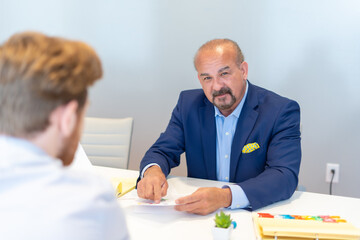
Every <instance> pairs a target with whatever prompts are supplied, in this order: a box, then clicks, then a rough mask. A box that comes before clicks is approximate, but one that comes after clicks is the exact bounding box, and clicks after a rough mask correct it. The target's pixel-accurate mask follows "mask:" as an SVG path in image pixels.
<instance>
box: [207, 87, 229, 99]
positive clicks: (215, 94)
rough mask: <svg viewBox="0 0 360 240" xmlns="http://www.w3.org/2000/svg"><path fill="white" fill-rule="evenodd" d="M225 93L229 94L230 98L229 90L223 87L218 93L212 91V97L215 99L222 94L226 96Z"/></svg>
mask: <svg viewBox="0 0 360 240" xmlns="http://www.w3.org/2000/svg"><path fill="white" fill-rule="evenodd" d="M226 93H228V94H230V95H231V96H232V92H231V89H230V88H228V87H223V88H221V89H220V90H219V91H213V93H212V96H213V97H217V96H220V95H223V94H226Z"/></svg>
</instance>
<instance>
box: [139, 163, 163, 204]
mask: <svg viewBox="0 0 360 240" xmlns="http://www.w3.org/2000/svg"><path fill="white" fill-rule="evenodd" d="M167 189H168V183H167V181H166V177H165V175H164V173H163V172H162V171H161V168H160V167H159V166H156V165H155V166H151V167H149V168H148V169H147V170H146V171H145V173H144V177H143V179H141V180H140V181H139V183H138V185H137V194H138V196H139V197H141V198H145V199H151V200H154V201H155V203H160V200H161V197H164V196H165V195H166V193H167Z"/></svg>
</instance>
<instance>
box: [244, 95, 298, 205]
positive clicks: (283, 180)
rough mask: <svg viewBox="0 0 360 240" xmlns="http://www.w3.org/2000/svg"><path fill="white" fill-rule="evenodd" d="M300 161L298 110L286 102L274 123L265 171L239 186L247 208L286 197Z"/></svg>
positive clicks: (293, 189)
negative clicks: (248, 205) (246, 200)
mask: <svg viewBox="0 0 360 240" xmlns="http://www.w3.org/2000/svg"><path fill="white" fill-rule="evenodd" d="M300 161H301V143H300V107H299V105H298V104H297V103H296V102H294V101H290V102H288V103H287V104H285V105H284V107H283V108H282V109H281V110H280V111H279V114H278V116H277V118H276V120H275V124H274V127H273V131H272V135H271V138H270V141H269V142H268V151H267V154H266V165H265V170H264V171H263V172H262V173H260V174H259V175H258V176H257V177H255V178H251V179H248V180H246V181H244V182H241V183H239V185H240V186H241V188H242V189H243V190H244V192H245V194H246V196H247V198H248V199H249V202H250V206H251V209H252V210H256V209H258V208H261V207H264V206H267V205H269V204H272V203H274V202H277V201H281V200H285V199H288V198H290V197H291V196H292V194H293V193H294V191H295V189H296V187H297V184H298V174H299V168H300Z"/></svg>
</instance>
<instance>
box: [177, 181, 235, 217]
mask: <svg viewBox="0 0 360 240" xmlns="http://www.w3.org/2000/svg"><path fill="white" fill-rule="evenodd" d="M231 201H232V195H231V190H230V188H224V189H222V188H215V187H212V188H199V189H198V190H196V191H195V192H194V193H193V194H191V195H189V196H186V197H182V198H179V199H177V200H176V201H175V202H176V204H181V205H176V206H175V209H176V210H177V211H186V212H189V213H196V214H200V215H207V214H209V213H212V212H214V211H216V210H217V209H219V208H222V207H228V206H230V205H231Z"/></svg>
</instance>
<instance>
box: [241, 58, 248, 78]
mask: <svg viewBox="0 0 360 240" xmlns="http://www.w3.org/2000/svg"><path fill="white" fill-rule="evenodd" d="M248 67H249V66H248V63H247V62H245V61H244V62H242V63H241V65H240V70H241V72H242V75H243V79H244V80H246V79H247V77H248Z"/></svg>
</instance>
